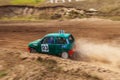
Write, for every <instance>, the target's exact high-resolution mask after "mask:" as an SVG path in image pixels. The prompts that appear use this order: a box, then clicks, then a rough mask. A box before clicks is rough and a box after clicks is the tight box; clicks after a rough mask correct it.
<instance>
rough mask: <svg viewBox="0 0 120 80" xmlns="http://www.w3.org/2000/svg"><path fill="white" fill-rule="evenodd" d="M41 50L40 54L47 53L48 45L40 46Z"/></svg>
mask: <svg viewBox="0 0 120 80" xmlns="http://www.w3.org/2000/svg"><path fill="white" fill-rule="evenodd" d="M41 50H42V52H49V46H48V44H41Z"/></svg>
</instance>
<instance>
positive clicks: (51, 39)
mask: <svg viewBox="0 0 120 80" xmlns="http://www.w3.org/2000/svg"><path fill="white" fill-rule="evenodd" d="M42 44H54V37H46V38H44V39H43V41H42Z"/></svg>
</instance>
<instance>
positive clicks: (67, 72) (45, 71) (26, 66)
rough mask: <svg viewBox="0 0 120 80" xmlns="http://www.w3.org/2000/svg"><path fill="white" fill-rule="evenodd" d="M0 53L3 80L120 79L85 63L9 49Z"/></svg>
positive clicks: (102, 69)
mask: <svg viewBox="0 0 120 80" xmlns="http://www.w3.org/2000/svg"><path fill="white" fill-rule="evenodd" d="M0 51H1V53H0V60H1V61H0V63H1V66H2V67H3V69H1V68H0V69H1V70H0V72H1V73H2V74H3V73H4V75H1V74H0V78H1V79H2V80H8V79H12V80H14V79H17V80H18V79H23V80H48V79H51V80H55V79H64V80H68V79H69V80H73V79H79V80H83V79H84V80H103V79H104V80H110V79H119V74H120V73H118V72H114V71H112V70H109V69H105V68H102V67H100V66H99V67H98V66H96V65H92V64H88V63H85V62H76V61H71V60H64V59H61V58H57V57H53V56H49V55H44V54H29V53H25V52H21V51H16V50H9V49H2V50H0ZM8 56H9V57H8ZM11 61H14V62H11ZM15 62H17V63H15ZM4 64H6V65H7V66H6V65H4ZM8 65H10V66H8ZM71 65H72V66H71ZM111 75H113V77H111ZM105 76H107V77H105Z"/></svg>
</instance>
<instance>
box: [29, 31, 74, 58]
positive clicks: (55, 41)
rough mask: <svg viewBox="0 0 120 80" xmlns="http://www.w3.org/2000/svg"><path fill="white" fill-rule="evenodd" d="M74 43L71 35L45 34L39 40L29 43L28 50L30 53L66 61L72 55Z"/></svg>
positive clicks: (60, 33)
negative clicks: (58, 57) (60, 58)
mask: <svg viewBox="0 0 120 80" xmlns="http://www.w3.org/2000/svg"><path fill="white" fill-rule="evenodd" d="M74 43H75V39H74V37H73V36H72V34H70V33H64V32H63V31H61V32H58V33H50V34H47V35H45V36H44V37H43V38H41V39H38V40H35V41H33V42H30V43H29V44H28V50H29V51H30V53H35V52H39V53H46V54H51V55H57V56H61V57H62V58H64V59H67V58H69V57H71V56H72V55H73V54H74V50H73V48H74V45H75V44H74Z"/></svg>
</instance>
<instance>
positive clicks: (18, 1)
mask: <svg viewBox="0 0 120 80" xmlns="http://www.w3.org/2000/svg"><path fill="white" fill-rule="evenodd" d="M41 2H44V0H11V4H13V5H26V4H31V5H36V4H40V3H41Z"/></svg>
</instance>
